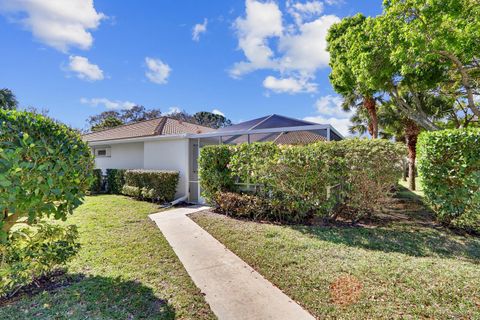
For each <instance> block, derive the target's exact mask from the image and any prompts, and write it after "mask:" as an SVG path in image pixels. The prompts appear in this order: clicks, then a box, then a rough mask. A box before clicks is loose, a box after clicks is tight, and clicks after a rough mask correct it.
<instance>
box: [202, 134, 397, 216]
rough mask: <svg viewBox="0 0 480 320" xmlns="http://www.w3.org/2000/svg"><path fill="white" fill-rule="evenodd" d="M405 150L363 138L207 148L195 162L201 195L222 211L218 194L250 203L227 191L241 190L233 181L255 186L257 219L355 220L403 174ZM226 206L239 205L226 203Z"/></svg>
mask: <svg viewBox="0 0 480 320" xmlns="http://www.w3.org/2000/svg"><path fill="white" fill-rule="evenodd" d="M405 152H406V150H405V148H404V147H403V146H400V145H398V144H394V143H392V142H389V141H385V140H366V139H363V140H361V139H353V140H343V141H338V142H319V143H315V144H310V145H305V146H278V145H275V144H273V143H253V144H242V145H236V146H231V145H221V146H208V147H205V148H203V149H202V151H201V157H200V162H199V163H200V173H201V183H202V190H203V196H204V197H205V198H206V199H207V201H209V202H210V203H212V204H214V205H217V206H218V207H220V208H221V210H222V211H226V209H225V208H226V207H227V204H225V201H223V200H222V196H225V198H230V199H233V202H234V203H238V204H240V203H242V202H243V203H251V202H252V199H251V198H249V197H247V196H245V197H239V198H233V196H232V195H229V194H228V192H234V193H235V192H236V193H239V187H238V185H237V186H236V185H235V183H236V182H237V184H238V183H240V184H241V185H245V184H246V185H249V184H254V185H255V194H254V195H255V197H258V198H261V199H262V201H255V203H256V204H258V203H261V204H262V206H264V209H262V210H260V209H258V212H259V213H258V215H257V218H260V219H269V220H276V221H288V222H302V221H306V220H308V219H310V218H311V217H313V216H314V215H316V216H320V217H323V218H326V219H335V218H337V217H340V216H342V217H343V218H346V219H350V220H353V221H357V220H358V219H360V218H362V217H365V216H368V215H370V214H371V213H372V212H373V211H375V210H377V209H379V208H380V207H381V205H382V204H384V203H385V201H386V200H387V199H388V197H389V196H390V192H391V190H392V187H393V186H395V185H396V183H397V181H398V179H399V178H400V176H401V172H402V171H401V170H402V167H401V160H402V157H403V156H404V155H405ZM217 177H220V179H218V180H215V178H217ZM256 206H257V207H258V205H256ZM222 207H223V209H222ZM229 210H232V212H241V211H242V210H243V209H237V210H233V209H232V208H231V205H230V207H229ZM249 214H250V213H249ZM242 215H243V213H242ZM247 215H248V214H247Z"/></svg>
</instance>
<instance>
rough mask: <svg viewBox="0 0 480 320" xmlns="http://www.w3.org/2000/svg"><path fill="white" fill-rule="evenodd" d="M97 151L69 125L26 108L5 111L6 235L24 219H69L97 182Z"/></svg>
mask: <svg viewBox="0 0 480 320" xmlns="http://www.w3.org/2000/svg"><path fill="white" fill-rule="evenodd" d="M92 171H93V156H92V154H91V151H90V149H89V147H88V146H87V144H86V143H85V142H83V141H82V138H81V137H80V135H79V134H78V133H77V132H75V131H74V130H71V129H70V128H68V127H67V126H65V125H63V124H60V123H57V122H54V121H53V120H51V119H48V118H46V117H43V116H41V115H37V114H33V113H30V112H25V111H6V110H0V212H1V213H3V214H1V215H0V228H1V229H0V239H1V240H2V241H3V242H4V241H6V239H7V237H8V233H9V231H10V230H11V228H12V226H13V225H15V224H16V223H18V221H19V219H22V218H25V217H27V218H28V222H29V223H30V224H32V223H34V222H36V221H37V220H39V219H40V218H42V217H50V216H53V218H55V219H63V220H64V219H66V217H67V214H68V213H72V212H73V209H75V208H76V207H78V206H79V205H80V204H81V203H82V199H83V197H84V196H85V193H86V192H87V191H88V189H89V187H90V185H91V182H92Z"/></svg>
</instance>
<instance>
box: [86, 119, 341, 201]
mask: <svg viewBox="0 0 480 320" xmlns="http://www.w3.org/2000/svg"><path fill="white" fill-rule="evenodd" d="M83 139H84V140H85V141H87V142H88V144H89V146H90V147H91V148H92V151H93V153H94V155H95V164H96V167H97V168H99V169H102V170H106V169H157V170H176V171H178V172H179V173H180V181H179V184H178V187H177V193H176V198H177V199H182V200H188V201H191V202H202V198H201V197H200V184H199V177H198V163H197V161H198V156H199V146H200V148H201V147H203V146H205V145H212V144H239V143H251V142H266V141H272V142H275V143H278V144H306V143H312V142H316V141H331V140H341V139H343V137H342V135H341V134H340V133H339V132H338V131H337V130H336V129H335V128H333V127H332V126H331V125H328V124H327V125H324V124H316V123H312V122H308V121H303V120H298V119H293V118H288V117H284V116H280V115H276V114H273V115H269V116H265V117H262V118H258V119H254V120H250V121H246V122H242V123H239V124H235V125H232V126H229V127H225V128H221V129H217V130H215V129H212V128H207V127H204V126H200V125H197V124H193V123H188V122H185V121H180V120H176V119H173V118H169V117H166V116H165V117H160V118H157V119H152V120H147V121H142V122H137V123H133V124H127V125H123V126H119V127H116V128H113V129H107V130H102V131H97V132H93V133H89V134H85V135H84V136H83Z"/></svg>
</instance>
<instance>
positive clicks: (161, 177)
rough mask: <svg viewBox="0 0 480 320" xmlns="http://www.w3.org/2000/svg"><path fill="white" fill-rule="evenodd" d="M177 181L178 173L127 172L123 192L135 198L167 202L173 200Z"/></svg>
mask: <svg viewBox="0 0 480 320" xmlns="http://www.w3.org/2000/svg"><path fill="white" fill-rule="evenodd" d="M178 179H179V173H178V171H161V170H127V171H126V172H125V186H124V187H123V190H126V191H127V193H125V194H127V195H131V194H136V195H135V197H137V198H141V199H149V200H155V201H160V202H169V201H172V200H174V197H175V192H176V190H177V184H178ZM126 187H127V188H126ZM128 187H135V188H138V190H137V189H133V188H128ZM128 193H131V194H128Z"/></svg>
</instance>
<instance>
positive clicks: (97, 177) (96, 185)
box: [90, 169, 103, 193]
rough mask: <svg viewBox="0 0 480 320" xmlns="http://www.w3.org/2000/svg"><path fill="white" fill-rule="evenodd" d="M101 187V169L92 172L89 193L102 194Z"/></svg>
mask: <svg viewBox="0 0 480 320" xmlns="http://www.w3.org/2000/svg"><path fill="white" fill-rule="evenodd" d="M102 187H103V173H102V169H94V170H93V181H92V184H91V186H90V192H92V193H100V192H102V189H103V188H102Z"/></svg>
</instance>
